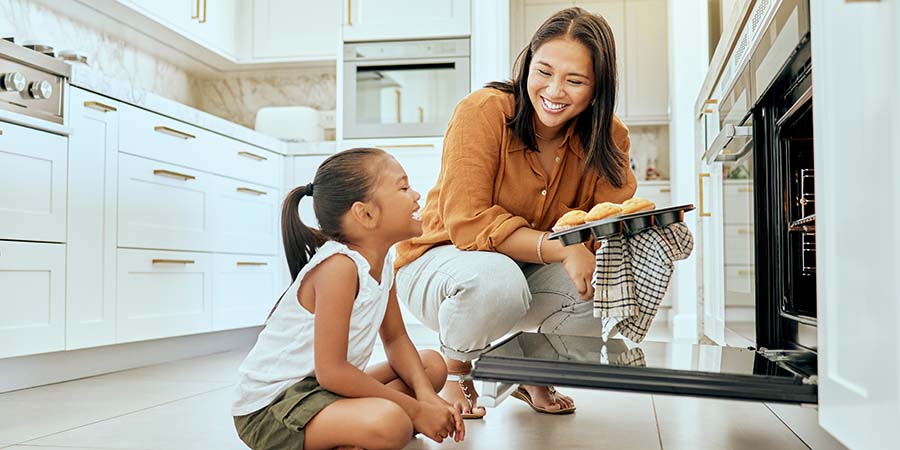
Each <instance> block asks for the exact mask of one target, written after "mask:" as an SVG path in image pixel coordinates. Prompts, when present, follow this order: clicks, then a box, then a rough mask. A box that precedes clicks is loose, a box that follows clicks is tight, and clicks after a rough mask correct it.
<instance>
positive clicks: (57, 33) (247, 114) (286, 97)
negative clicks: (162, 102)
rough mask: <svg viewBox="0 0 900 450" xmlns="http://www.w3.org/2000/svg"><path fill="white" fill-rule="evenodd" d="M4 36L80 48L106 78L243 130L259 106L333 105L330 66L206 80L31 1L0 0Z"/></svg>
mask: <svg viewBox="0 0 900 450" xmlns="http://www.w3.org/2000/svg"><path fill="white" fill-rule="evenodd" d="M59 1H72V0H59ZM51 5H52V4H51ZM6 36H13V37H15V38H16V42H19V43H21V42H24V41H27V40H40V41H41V42H44V43H47V44H49V45H52V46H53V47H54V48H55V49H56V50H67V49H70V50H79V51H82V52H85V53H87V55H88V57H89V65H90V67H91V69H93V70H95V71H98V72H101V73H102V74H103V75H104V76H106V77H109V78H113V79H118V80H122V81H125V82H126V83H127V84H130V85H131V86H133V87H134V88H137V89H138V90H142V91H147V92H151V93H153V94H156V95H159V96H161V97H165V98H168V99H170V100H175V101H177V102H180V103H183V104H186V105H188V106H192V107H194V108H197V109H199V110H201V111H204V112H207V113H210V114H213V115H215V116H218V117H221V118H223V119H226V120H229V121H232V122H235V123H237V124H240V125H243V126H246V127H248V128H253V125H254V123H255V119H256V111H258V110H259V109H260V108H262V107H264V106H310V107H313V108H316V109H320V110H329V109H334V108H335V101H336V100H335V96H336V92H337V91H336V88H335V72H334V69H331V68H318V69H279V70H271V69H267V70H259V71H247V72H240V73H235V74H223V75H222V76H221V77H215V78H211V77H209V76H208V75H201V74H197V73H192V72H191V71H189V70H186V69H184V68H182V67H179V66H178V65H177V64H175V63H173V62H170V61H167V60H165V59H162V58H159V57H157V56H155V55H152V54H149V53H147V52H145V51H142V50H141V49H138V48H135V47H134V46H131V45H129V44H128V42H126V41H125V40H123V39H121V38H118V37H115V36H112V35H110V34H109V33H105V32H104V31H103V30H101V29H98V28H97V27H92V26H91V25H89V24H86V23H82V22H79V21H77V20H73V19H72V18H70V17H69V16H67V15H66V14H64V13H60V12H58V11H56V10H54V9H52V8H48V7H47V6H45V5H44V4H42V3H41V2H36V1H34V0H0V37H6ZM148 39H149V37H148Z"/></svg>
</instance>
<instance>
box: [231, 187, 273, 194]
mask: <svg viewBox="0 0 900 450" xmlns="http://www.w3.org/2000/svg"><path fill="white" fill-rule="evenodd" d="M237 191H238V192H246V193H248V194H256V195H268V194H269V193H268V192H265V191H257V190H256V189H250V188H246V187H239V188H237Z"/></svg>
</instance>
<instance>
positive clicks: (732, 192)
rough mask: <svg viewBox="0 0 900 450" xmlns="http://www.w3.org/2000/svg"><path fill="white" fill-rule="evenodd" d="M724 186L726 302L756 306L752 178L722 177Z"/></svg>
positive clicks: (732, 304)
mask: <svg viewBox="0 0 900 450" xmlns="http://www.w3.org/2000/svg"><path fill="white" fill-rule="evenodd" d="M722 189H723V199H724V205H723V212H722V214H723V218H724V227H723V228H724V236H725V237H724V239H725V244H724V256H725V306H726V307H732V306H741V307H755V306H756V296H755V292H756V287H755V286H754V283H755V279H756V278H755V276H754V275H755V274H754V270H755V269H754V267H755V266H756V262H755V260H754V250H753V215H752V214H753V197H752V196H753V181H752V180H725V181H724V186H723V187H722Z"/></svg>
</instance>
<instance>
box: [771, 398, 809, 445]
mask: <svg viewBox="0 0 900 450" xmlns="http://www.w3.org/2000/svg"><path fill="white" fill-rule="evenodd" d="M763 406H765V407H766V409H768V410H769V412H770V413H772V415H773V416H775V418H776V419H778V421H779V422H781V424H782V425H784V427H785V428H787V429H788V431H790V432H791V434H793V435H794V436H795V437H796V438H797V440H799V441H800V443H802V444H803V445H804V446H806V448H808V449H810V450H812V447H810V446H809V444H807V443H806V441H804V440H803V438H801V437H800V435H799V434H797V433H796V432H794V429H793V428H791V427H790V426H788V424H787V422H785V421H784V420H783V419H782V418H781V416H779V415H778V414H777V413H776V412H775V411H774V410H773V409H772V408H770V407H769V404H768V403H765V402H763Z"/></svg>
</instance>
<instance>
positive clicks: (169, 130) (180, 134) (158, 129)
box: [153, 125, 197, 139]
mask: <svg viewBox="0 0 900 450" xmlns="http://www.w3.org/2000/svg"><path fill="white" fill-rule="evenodd" d="M153 131H155V132H157V133H162V134H168V135H169V136H175V137H177V138H181V139H196V138H197V136H194V135H193V134H190V133H185V132H184V131H178V130H176V129H174V128H169V127H166V126H163V125H159V126H156V127H153Z"/></svg>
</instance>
